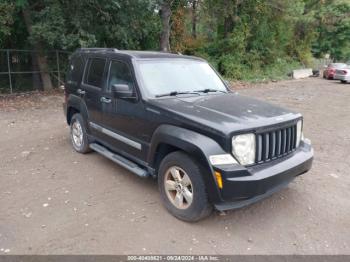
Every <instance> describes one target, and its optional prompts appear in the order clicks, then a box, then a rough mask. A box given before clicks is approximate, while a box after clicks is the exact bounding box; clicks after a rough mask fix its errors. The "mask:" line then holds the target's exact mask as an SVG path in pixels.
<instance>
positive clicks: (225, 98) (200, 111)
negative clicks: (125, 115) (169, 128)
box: [150, 93, 301, 134]
mask: <svg viewBox="0 0 350 262" xmlns="http://www.w3.org/2000/svg"><path fill="white" fill-rule="evenodd" d="M150 104H151V105H153V106H155V107H158V108H161V109H163V110H167V111H169V112H171V113H173V114H175V115H176V116H177V118H178V119H177V120H182V121H186V120H187V121H186V122H187V123H189V124H191V123H192V124H194V125H197V126H198V125H201V126H203V125H204V126H207V127H210V129H215V130H217V131H219V132H222V133H225V134H229V133H232V132H236V131H237V132H238V131H242V130H248V129H254V128H257V127H263V126H269V125H273V124H278V123H282V122H287V121H290V120H294V119H296V118H298V117H301V115H300V114H297V113H294V112H292V111H289V110H287V109H284V108H281V107H278V106H274V105H271V104H269V103H266V102H263V101H259V100H256V99H253V98H250V97H246V96H243V95H239V94H238V93H229V94H209V95H200V96H177V97H167V98H162V99H152V100H150Z"/></svg>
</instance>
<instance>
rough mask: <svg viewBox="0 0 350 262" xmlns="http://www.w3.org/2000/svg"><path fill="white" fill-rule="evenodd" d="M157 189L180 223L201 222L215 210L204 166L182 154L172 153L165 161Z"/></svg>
mask: <svg viewBox="0 0 350 262" xmlns="http://www.w3.org/2000/svg"><path fill="white" fill-rule="evenodd" d="M158 187H159V191H160V194H161V197H162V200H163V203H164V206H165V207H166V209H167V210H168V211H169V212H170V213H171V214H172V215H174V216H175V217H177V218H179V219H181V220H184V221H189V222H194V221H198V220H200V219H202V218H204V217H206V216H208V215H210V213H211V211H212V205H211V204H210V203H209V201H208V197H207V193H206V188H205V184H204V181H203V178H202V172H201V167H200V165H199V164H198V163H196V161H195V160H194V159H192V158H191V157H189V156H188V155H187V154H185V153H183V152H180V151H177V152H174V153H170V154H169V155H167V156H166V157H165V158H164V159H163V160H162V162H161V164H160V167H159V172H158Z"/></svg>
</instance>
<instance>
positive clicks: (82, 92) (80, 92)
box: [77, 88, 85, 95]
mask: <svg viewBox="0 0 350 262" xmlns="http://www.w3.org/2000/svg"><path fill="white" fill-rule="evenodd" d="M77 93H78V94H79V95H85V91H84V90H81V89H80V88H79V89H77Z"/></svg>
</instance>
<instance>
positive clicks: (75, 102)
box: [66, 95, 89, 129]
mask: <svg viewBox="0 0 350 262" xmlns="http://www.w3.org/2000/svg"><path fill="white" fill-rule="evenodd" d="M76 113H79V114H81V115H82V117H83V119H84V121H85V126H86V128H87V129H89V125H88V119H89V114H88V110H87V106H86V104H85V102H84V100H82V99H81V98H80V97H78V96H75V95H70V96H69V97H68V101H67V115H66V120H67V124H68V125H70V122H71V119H72V116H73V115H74V114H76Z"/></svg>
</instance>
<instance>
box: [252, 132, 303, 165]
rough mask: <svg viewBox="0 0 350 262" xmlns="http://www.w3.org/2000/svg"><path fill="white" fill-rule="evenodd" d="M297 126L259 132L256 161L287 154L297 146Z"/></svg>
mask: <svg viewBox="0 0 350 262" xmlns="http://www.w3.org/2000/svg"><path fill="white" fill-rule="evenodd" d="M296 139H297V126H296V125H292V126H289V127H285V128H282V129H277V130H273V131H268V132H265V133H258V134H257V135H256V157H255V163H263V162H266V161H270V160H272V159H276V158H279V157H282V156H285V155H287V154H289V153H291V152H292V151H294V150H295V148H296Z"/></svg>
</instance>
